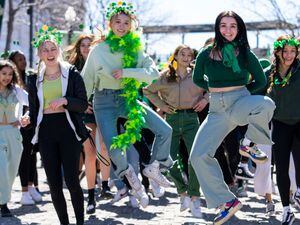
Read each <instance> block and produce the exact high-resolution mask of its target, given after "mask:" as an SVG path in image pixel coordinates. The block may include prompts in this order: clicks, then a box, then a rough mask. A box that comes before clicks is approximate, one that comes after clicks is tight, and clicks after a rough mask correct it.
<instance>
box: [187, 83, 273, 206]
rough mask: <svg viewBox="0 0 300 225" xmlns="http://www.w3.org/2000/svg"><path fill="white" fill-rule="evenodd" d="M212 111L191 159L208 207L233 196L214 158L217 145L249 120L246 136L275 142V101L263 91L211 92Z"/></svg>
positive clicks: (263, 142)
mask: <svg viewBox="0 0 300 225" xmlns="http://www.w3.org/2000/svg"><path fill="white" fill-rule="evenodd" d="M209 104H210V105H209V114H208V116H207V117H206V119H205V120H204V122H203V123H202V124H201V126H200V128H199V130H198V132H197V134H196V137H195V140H194V143H193V147H192V152H191V155H190V161H191V163H192V166H193V168H194V170H195V173H196V175H197V178H198V181H199V184H200V187H201V189H202V191H203V194H204V196H205V199H206V203H207V207H208V208H216V207H218V206H220V205H222V204H224V203H226V202H228V201H230V200H232V199H233V198H235V196H234V194H232V193H231V192H230V191H229V189H228V186H227V185H226V184H225V182H224V178H223V174H222V170H221V168H220V166H219V164H218V162H217V160H216V159H215V158H214V155H215V153H216V149H217V148H218V146H219V145H220V144H221V142H222V141H223V139H224V138H225V137H226V136H227V134H228V133H229V132H230V131H232V130H233V129H234V128H235V127H236V126H243V125H246V124H248V130H247V133H246V135H245V136H246V137H247V138H248V139H249V140H251V141H252V142H254V143H257V144H265V145H271V144H272V141H271V138H270V132H269V127H268V123H269V121H270V120H271V118H272V116H273V112H274V109H275V104H274V102H273V101H272V100H271V99H270V98H268V97H266V96H261V95H250V93H249V91H248V90H247V89H246V88H245V87H244V88H241V89H238V90H234V91H230V92H220V93H210V97H209Z"/></svg>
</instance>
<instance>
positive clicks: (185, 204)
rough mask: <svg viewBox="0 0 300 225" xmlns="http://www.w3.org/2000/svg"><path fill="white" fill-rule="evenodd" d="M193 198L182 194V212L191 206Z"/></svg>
mask: <svg viewBox="0 0 300 225" xmlns="http://www.w3.org/2000/svg"><path fill="white" fill-rule="evenodd" d="M190 202H191V198H190V197H189V196H180V212H183V211H185V210H187V209H188V208H189V207H190Z"/></svg>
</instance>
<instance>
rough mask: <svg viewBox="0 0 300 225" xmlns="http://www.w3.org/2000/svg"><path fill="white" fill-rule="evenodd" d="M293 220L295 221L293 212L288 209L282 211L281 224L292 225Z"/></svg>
mask: <svg viewBox="0 0 300 225" xmlns="http://www.w3.org/2000/svg"><path fill="white" fill-rule="evenodd" d="M294 221H295V215H294V213H292V212H291V211H289V210H287V211H285V212H283V216H282V221H281V224H282V225H292V224H293V223H294Z"/></svg>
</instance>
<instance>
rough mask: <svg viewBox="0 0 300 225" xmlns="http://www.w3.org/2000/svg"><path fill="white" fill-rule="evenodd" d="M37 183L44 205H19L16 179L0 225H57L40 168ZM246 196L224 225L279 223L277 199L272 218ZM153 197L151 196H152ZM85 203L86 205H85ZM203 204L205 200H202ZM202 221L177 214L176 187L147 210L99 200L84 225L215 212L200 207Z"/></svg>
mask: <svg viewBox="0 0 300 225" xmlns="http://www.w3.org/2000/svg"><path fill="white" fill-rule="evenodd" d="M38 172H39V183H40V190H41V192H42V194H43V202H42V203H40V204H37V205H34V206H21V205H20V203H19V201H20V197H21V190H20V181H19V177H17V179H16V182H15V184H14V188H13V193H12V200H11V202H10V203H9V207H10V208H11V209H12V212H13V214H14V215H15V217H13V218H0V224H1V225H18V224H31V225H37V224H42V225H50V224H51V225H53V224H59V222H58V219H57V216H56V213H55V211H54V208H53V205H52V203H51V199H50V195H49V189H48V186H47V183H46V182H45V181H46V179H45V173H44V170H43V169H42V168H39V170H38ZM81 184H82V187H83V188H84V193H85V197H87V190H86V181H85V179H83V180H82V182H81ZM249 190H250V191H249V192H248V195H249V197H247V198H241V201H242V202H243V204H244V207H243V208H242V210H241V211H240V212H238V213H237V214H236V217H234V218H232V219H231V220H230V221H229V222H228V223H226V224H228V225H229V224H235V225H238V224H240V225H248V224H249V225H250V224H251V225H256V224H280V219H281V215H280V211H281V205H280V203H279V198H278V196H275V197H274V199H275V202H276V210H277V213H276V215H275V216H273V217H271V218H268V217H267V216H266V215H265V213H264V212H265V204H264V200H263V198H257V196H256V195H255V194H254V193H253V192H252V191H253V186H252V185H251V184H250V185H249ZM65 195H66V196H67V203H68V211H69V216H70V222H71V223H73V224H74V223H75V217H74V214H73V210H72V206H71V202H70V197H69V193H68V191H67V189H65ZM151 197H152V196H151ZM85 203H86V202H85ZM202 203H203V205H204V204H205V203H204V200H203V201H202ZM202 211H203V219H195V218H193V217H192V216H191V214H190V213H189V212H188V211H186V212H183V213H180V211H179V198H178V197H177V195H176V191H175V188H174V187H172V188H168V189H167V192H166V194H165V196H164V197H162V198H161V199H159V200H158V199H155V198H152V199H151V200H150V204H149V206H148V207H147V208H146V209H133V208H131V207H130V206H128V198H125V199H123V200H122V201H120V202H119V203H117V204H115V205H112V204H111V203H110V202H109V201H108V200H100V199H99V198H98V202H97V210H96V214H95V215H86V216H85V220H86V224H103V225H104V224H105V225H110V224H111V225H115V224H128V225H133V224H143V225H156V224H160V225H173V224H185V225H190V224H212V222H211V221H212V220H213V218H214V216H215V210H212V209H211V210H208V209H206V208H205V207H202ZM296 217H297V220H296V222H295V223H294V224H295V225H300V213H299V211H298V212H297V213H296Z"/></svg>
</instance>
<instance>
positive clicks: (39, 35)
mask: <svg viewBox="0 0 300 225" xmlns="http://www.w3.org/2000/svg"><path fill="white" fill-rule="evenodd" d="M46 40H51V41H55V42H56V43H57V44H58V45H60V44H61V41H62V34H61V33H60V32H59V31H58V30H57V29H56V28H53V27H49V26H47V25H43V26H42V28H40V29H39V31H38V32H36V33H35V37H34V38H33V39H32V45H33V47H35V48H38V47H40V45H41V44H42V43H43V42H44V41H46Z"/></svg>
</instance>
